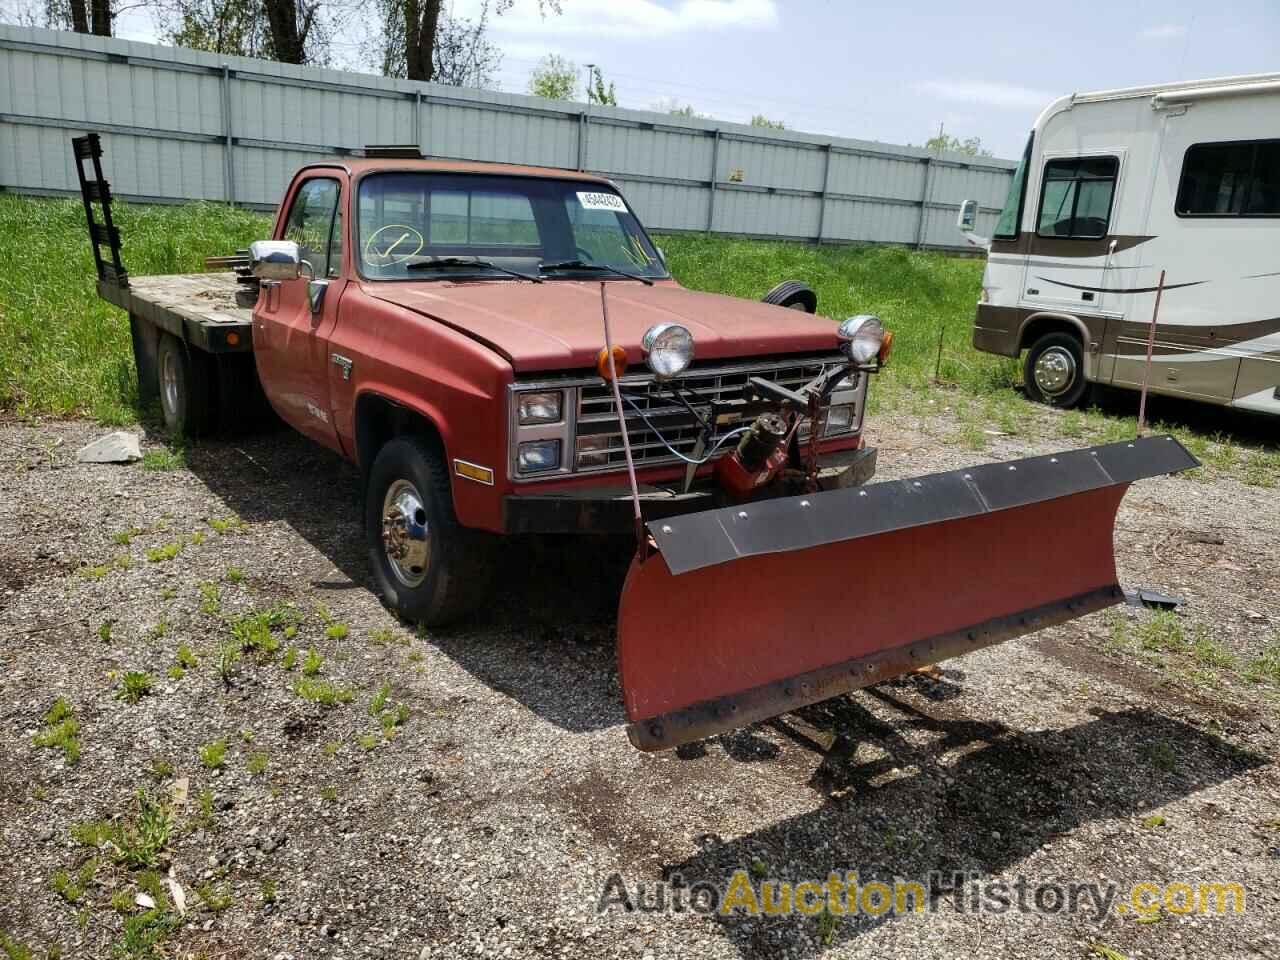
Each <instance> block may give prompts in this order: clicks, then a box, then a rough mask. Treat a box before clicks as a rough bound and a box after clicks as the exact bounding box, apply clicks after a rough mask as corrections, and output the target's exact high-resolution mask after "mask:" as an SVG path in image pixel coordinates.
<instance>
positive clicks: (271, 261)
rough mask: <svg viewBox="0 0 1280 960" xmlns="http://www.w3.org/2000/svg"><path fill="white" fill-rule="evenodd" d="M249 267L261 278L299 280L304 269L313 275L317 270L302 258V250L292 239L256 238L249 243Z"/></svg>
mask: <svg viewBox="0 0 1280 960" xmlns="http://www.w3.org/2000/svg"><path fill="white" fill-rule="evenodd" d="M249 268H250V269H251V270H252V271H253V275H254V276H255V277H257V278H258V279H259V280H274V281H277V282H279V281H281V280H297V279H298V278H299V277H300V276H302V275H303V269H304V268H305V270H306V273H307V274H308V275H310V276H311V277H314V276H315V271H314V270H312V269H311V264H309V263H308V262H307V261H306V260H303V259H302V251H301V250H300V249H299V248H298V245H297V244H296V243H294V242H293V241H292V240H255V241H253V243H251V244H249Z"/></svg>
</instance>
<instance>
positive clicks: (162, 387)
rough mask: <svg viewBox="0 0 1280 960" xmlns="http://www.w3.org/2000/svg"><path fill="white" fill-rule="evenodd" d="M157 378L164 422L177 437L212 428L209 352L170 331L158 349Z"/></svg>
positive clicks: (164, 336) (162, 338) (203, 432)
mask: <svg viewBox="0 0 1280 960" xmlns="http://www.w3.org/2000/svg"><path fill="white" fill-rule="evenodd" d="M156 381H157V386H158V388H159V391H160V411H161V413H162V414H163V415H164V425H165V427H166V428H167V429H168V431H169V432H170V433H171V434H174V435H176V436H187V437H199V436H203V435H204V434H206V433H208V432H209V431H210V429H211V428H212V427H213V420H214V405H213V376H212V364H211V362H210V357H209V356H208V355H207V354H204V353H201V352H200V351H198V350H191V349H188V347H187V345H186V344H184V343H183V342H182V341H180V340H179V339H178V338H177V337H175V336H174V335H173V334H171V333H165V334H161V336H160V345H159V348H158V349H157V350H156Z"/></svg>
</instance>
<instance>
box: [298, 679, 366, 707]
mask: <svg viewBox="0 0 1280 960" xmlns="http://www.w3.org/2000/svg"><path fill="white" fill-rule="evenodd" d="M293 692H294V693H295V694H297V695H298V696H299V697H301V698H302V699H303V700H309V701H311V702H312V703H318V704H320V706H322V707H336V706H337V705H338V704H340V703H350V702H351V701H352V700H354V699H355V694H354V693H352V692H351V690H349V689H347V688H346V687H340V686H338V685H337V684H336V683H333V682H332V681H331V680H318V679H316V678H315V677H299V678H298V679H297V682H295V683H294V685H293Z"/></svg>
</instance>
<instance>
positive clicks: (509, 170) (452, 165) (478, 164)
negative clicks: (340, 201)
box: [298, 157, 611, 184]
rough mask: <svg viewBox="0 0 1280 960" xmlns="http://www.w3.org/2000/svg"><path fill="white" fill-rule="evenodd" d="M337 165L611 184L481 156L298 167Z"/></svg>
mask: <svg viewBox="0 0 1280 960" xmlns="http://www.w3.org/2000/svg"><path fill="white" fill-rule="evenodd" d="M334 167H338V168H340V169H343V170H346V171H347V173H349V174H350V175H351V176H353V177H356V176H362V175H363V174H366V173H374V172H378V173H380V172H390V171H396V172H418V173H477V174H487V175H489V176H508V177H547V178H554V179H556V180H580V181H582V182H583V183H594V184H610V183H611V181H610V180H608V179H607V178H605V177H600V176H596V175H595V174H591V173H583V172H581V171H578V170H564V169H561V168H558V167H533V166H527V165H524V164H517V163H488V162H483V161H479V160H450V159H428V158H425V157H424V158H422V159H413V158H400V157H341V158H338V159H334V160H322V161H318V162H316V163H309V164H306V165H305V166H303V167H301V168H299V171H298V172H299V173H302V172H303V171H306V170H311V169H315V168H329V169H332V168H334Z"/></svg>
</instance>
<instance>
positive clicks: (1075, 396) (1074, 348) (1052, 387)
mask: <svg viewBox="0 0 1280 960" xmlns="http://www.w3.org/2000/svg"><path fill="white" fill-rule="evenodd" d="M1022 381H1023V384H1024V385H1025V386H1026V390H1027V396H1028V397H1030V398H1031V399H1032V400H1036V401H1039V402H1040V403H1044V404H1048V405H1049V406H1051V407H1062V408H1064V409H1065V408H1069V407H1074V406H1076V405H1077V404H1079V403H1080V400H1081V399H1082V398H1083V397H1084V391H1085V387H1086V385H1087V384H1086V382H1085V378H1084V346H1083V345H1082V344H1081V343H1080V339H1079V338H1078V337H1076V336H1074V335H1073V334H1070V333H1046V334H1045V335H1044V336H1043V337H1040V338H1039V339H1038V340H1036V342H1035V343H1033V344H1032V345H1031V349H1030V350H1028V351H1027V359H1026V362H1025V364H1024V366H1023V368H1022Z"/></svg>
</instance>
